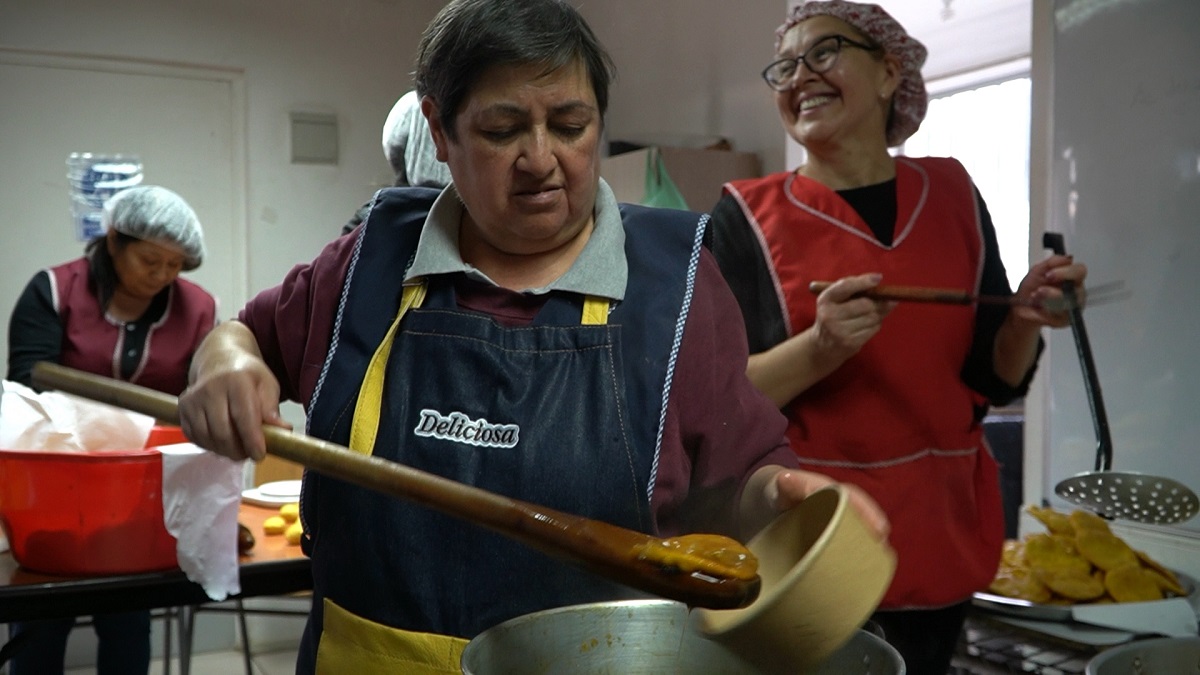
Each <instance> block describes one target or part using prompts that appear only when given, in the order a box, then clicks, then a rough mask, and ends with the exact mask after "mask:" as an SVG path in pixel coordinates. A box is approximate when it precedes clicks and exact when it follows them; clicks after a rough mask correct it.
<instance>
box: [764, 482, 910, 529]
mask: <svg viewBox="0 0 1200 675" xmlns="http://www.w3.org/2000/svg"><path fill="white" fill-rule="evenodd" d="M835 484H837V481H835V480H833V479H832V478H830V477H829V476H826V475H824V474H820V473H813V472H812V471H801V470H799V469H794V470H788V471H780V472H779V473H778V474H777V475H776V476H775V480H773V481H771V482H770V483H768V485H767V498H768V499H769V500H772V501H773V503H774V505H775V510H776V511H778V512H782V511H787V510H788V509H790V508H792V507H794V506H796V505H797V504H799V503H800V502H802V501H804V500H805V499H806V498H807V497H808V496H809V495H811V494H812V493H814V492H816V491H817V490H820V489H821V488H823V487H827V486H829V485H835ZM842 485H844V486H845V487H846V490H847V491H848V492H849V493H850V505H851V506H852V507H854V510H855V511H857V512H858V515H859V517H860V518H862V519H863V522H864V523H866V525H867V528H868V529H870V530H871V532H872V533H874V535H875V537H876V539H879V540H880V541H883V540H886V539H887V536H888V533H889V532H891V525H890V524H889V523H888V518H887V515H886V514H885V513H884V512H883V509H882V508H881V507H880V506H879V504H877V503H875V500H874V499H872V498H871V496H870V495H868V494H867V493H866V491H865V490H863V489H862V488H860V487H858V486H857V485H853V484H851V483H842ZM772 491H773V492H774V494H771V493H772ZM772 498H773V499H772Z"/></svg>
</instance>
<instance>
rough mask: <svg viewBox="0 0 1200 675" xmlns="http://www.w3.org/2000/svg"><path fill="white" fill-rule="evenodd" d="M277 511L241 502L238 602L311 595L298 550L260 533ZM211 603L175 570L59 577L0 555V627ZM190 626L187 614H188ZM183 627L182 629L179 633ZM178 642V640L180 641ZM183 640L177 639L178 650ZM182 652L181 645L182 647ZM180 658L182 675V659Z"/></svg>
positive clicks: (281, 539)
mask: <svg viewBox="0 0 1200 675" xmlns="http://www.w3.org/2000/svg"><path fill="white" fill-rule="evenodd" d="M277 514H278V509H275V508H267V507H261V506H254V505H252V504H246V503H243V504H242V505H241V507H240V508H239V510H238V522H240V523H242V524H243V525H245V526H246V527H248V528H250V531H251V532H253V533H254V538H255V543H254V548H253V549H251V550H250V552H249V553H248V554H247V555H243V556H239V558H238V565H239V576H240V579H241V586H242V592H241V594H240V595H237V596H234V597H232V598H230V599H231V600H239V599H244V598H250V597H255V596H263V595H287V594H290V593H297V592H302V591H310V590H312V573H311V565H310V561H309V559H308V557H307V556H305V555H304V553H303V552H301V550H300V547H299V546H293V545H289V544H288V543H287V541H286V540H285V539H284V537H283V536H267V535H265V534H263V531H262V524H263V521H264V520H266V518H267V517H269V516H272V515H277ZM209 602H212V600H211V599H210V598H209V597H208V595H206V594H205V592H204V589H203V588H201V587H200V585H199V584H196V583H193V582H191V581H189V580H188V578H187V576H186V575H185V574H184V573H183V572H182V571H180V570H178V569H174V570H165V571H159V572H145V573H140V574H122V575H114V576H103V577H59V576H52V575H47V574H40V573H38V572H31V571H29V570H25V569H22V568H21V567H20V566H19V565H17V562H16V560H14V559H13V557H12V553H11V552H8V551H6V552H4V553H0V622H10V621H21V620H31V619H51V618H56V617H66V616H84V615H91V614H95V613H97V612H126V611H133V610H138V609H160V608H173V607H188V608H194V607H196V606H199V605H204V604H206V603H209ZM188 617H189V621H188V626H190V614H188ZM182 629H183V626H181V633H182ZM181 637H182V636H181ZM182 644H183V640H182V639H181V645H182ZM184 650H185V651H187V650H186V646H185V647H184ZM188 656H190V655H189V654H186V653H185V654H181V659H180V660H181V665H182V669H183V671H184V672H185V673H186V672H187V666H186V665H183V664H186V660H185V659H186V657H188Z"/></svg>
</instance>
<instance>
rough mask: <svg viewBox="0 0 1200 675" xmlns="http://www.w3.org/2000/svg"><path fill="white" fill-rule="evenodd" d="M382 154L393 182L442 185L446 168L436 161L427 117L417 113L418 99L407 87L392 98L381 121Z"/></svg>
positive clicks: (447, 179)
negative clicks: (393, 176) (394, 175)
mask: <svg viewBox="0 0 1200 675" xmlns="http://www.w3.org/2000/svg"><path fill="white" fill-rule="evenodd" d="M383 154H384V156H385V157H387V160H388V163H389V164H391V165H392V171H394V172H395V173H396V184H397V185H419V186H425V187H438V188H440V187H445V186H447V185H449V184H450V168H449V167H448V166H446V164H445V163H444V162H440V161H438V158H437V147H436V146H435V145H434V144H433V136H432V135H430V133H429V121H428V120H426V119H425V115H424V114H422V113H421V99H420V97H418V96H417V92H415V91H410V92H408V93H407V94H405V95H403V96H401V97H400V100H398V101H396V105H394V106H392V111H391V112H389V113H388V116H387V121H386V122H384V123H383Z"/></svg>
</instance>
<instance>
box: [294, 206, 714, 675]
mask: <svg viewBox="0 0 1200 675" xmlns="http://www.w3.org/2000/svg"><path fill="white" fill-rule="evenodd" d="M434 196H436V193H435V192H429V191H423V190H411V189H396V190H385V191H382V192H381V193H380V194H379V195H378V196H377V198H376V200H375V204H374V206H373V208H372V211H371V214H370V215H369V216H368V218H367V221H366V222H365V224H364V226H363V228H362V231H361V232H360V238H359V242H358V245H357V246H358V250H357V251H356V252H355V256H354V258H353V259H352V262H351V265H350V268H349V269H348V271H347V278H346V283H345V287H344V289H343V295H342V307H341V309H340V310H339V314H338V317H337V320H336V324H335V328H334V331H335V336H334V340H333V343H332V346H331V352H330V356H329V358H328V360H327V362H326V365H325V369H324V371H323V374H322V377H321V381H320V383H319V384H318V388H317V391H316V393H315V394H314V397H313V402H312V405H311V406H310V408H309V411H308V412H309V433H311V434H313V435H316V436H318V437H323V438H329V439H330V440H333V441H335V442H339V443H343V444H347V445H351V444H352V442H351V435H352V427H355V429H354V430H355V432H356V433H355V434H354V436H355V439H356V440H357V444H358V445H359V446H360V447H358V448H356V450H360V451H363V450H366V449H367V448H364V447H361V446H362V444H363V443H364V441H363V438H364V436H363V434H362V431H361V427H362V420H363V418H364V415H363V411H362V410H361V408H362V407H364V406H363V405H362V404H360V403H359V399H360V389H362V390H363V391H366V390H368V389H370V387H364V386H362V385H363V383H364V380H365V379H366V373H367V371H368V364H369V363H370V362H371V360H372V357H375V355H376V354H377V353H380V349H379V347H380V345H381V343H385V342H386V341H387V338H388V333H389V329H391V327H392V325H393V324H394V325H395V326H396V328H395V329H392V330H394V334H393V336H392V339H391V343H392V344H391V348H390V350H389V353H387V354H385V355H384V356H383V357H382V362H381V359H380V358H379V357H376V362H377V364H378V365H379V366H380V371H381V372H380V373H379V375H380V376H381V377H382V383H381V384H380V387H379V389H378V391H379V394H378V396H377V400H375V401H372V402H370V403H369V405H366V406H365V407H367V408H371V407H373V406H375V405H378V406H379V413H378V426H377V429H376V430H375V432H374V434H373V436H374V438H373V441H372V440H370V439H369V435H368V437H367V438H368V440H367V441H365V442H366V443H367V444H368V445H369V446H370V451H371V452H372V454H374V455H375V456H377V457H381V458H383V459H387V460H390V461H395V462H400V463H403V464H406V465H408V466H412V467H414V468H417V469H421V470H423V471H428V472H430V473H434V474H437V475H440V476H444V477H447V478H451V479H453V480H457V481H459V482H462V483H466V484H470V485H474V486H476V487H480V488H483V489H485V490H489V491H492V492H495V493H498V494H502V495H507V496H511V497H514V498H518V499H521V500H524V501H528V502H532V503H535V504H540V505H544V506H547V507H549V508H552V509H557V510H561V511H564V512H567V513H578V514H581V515H586V516H587V517H589V518H594V519H597V520H603V521H606V522H610V523H613V524H616V525H620V526H623V527H627V528H631V529H636V530H640V531H644V532H652V531H653V529H654V524H653V518H652V516H651V513H650V509H649V504H650V498H651V495H652V489H653V484H654V479H653V475H654V468H655V463H656V459H657V453H658V443H659V439H660V438H661V433H662V420H663V419H664V417H665V410H666V407H665V405H666V401H667V398H668V395H669V390H670V373H671V372H672V370H673V364H674V358H675V356H676V354H677V351H678V344H679V340H680V337H681V335H682V328H683V325H684V321H685V319H686V313H687V306H688V303H689V302H690V297H691V285H692V282H693V280H694V269H695V264H696V260H697V259H698V255H699V242H700V236H701V232H702V229H703V228H702V226H701V223H700V222H698V221H699V218H698V217H697V216H696V215H695V214H685V213H682V212H665V211H657V212H651V211H649V210H646V209H641V208H637V207H624V208H623V216H624V218H623V220H624V221H625V225H626V228H625V229H626V236H627V238H626V254H627V256H628V257H629V267H630V277H629V287H628V289H627V292H626V298H625V300H624V301H623V302H621V303H617V304H616V306H615V307H613V308H612V309H611V311H609V312H606V311H604V310H605V309H607V304H608V303H607V302H605V303H603V304H602V305H601V309H600V311H599V312H596V311H595V308H596V303H595V302H594V301H593V302H590V303H588V302H585V300H584V298H582V297H581V296H578V295H576V294H569V293H552V294H551V297H550V298H549V299H548V301H547V302H546V304H545V306H544V307H543V308H542V309H541V310H540V311H539V313H538V314H537V316H536V317H535V319H534V321H533V323H532V324H531V325H529V326H523V327H517V328H508V327H504V326H501V325H500V324H498V323H496V322H495V321H493V320H492V319H491V318H490V317H488V316H484V315H480V314H478V313H473V312H469V311H465V310H460V309H459V308H458V306H457V302H456V299H455V293H454V283H453V281H454V275H442V276H435V277H432V278H428V279H425V280H423V284H422V286H423V289H422V291H420V292H416V293H414V291H413V290H412V289H411V288H410V290H409V298H408V299H409V300H410V301H413V300H414V296H419V295H421V294H422V293H423V294H424V297H423V298H419V302H418V301H413V302H410V303H409V305H408V306H406V307H404V308H403V309H402V310H401V311H400V312H399V313H400V314H401V315H402V316H401V317H398V316H397V314H398V311H397V308H398V307H400V306H401V305H402V301H403V299H404V293H405V291H404V287H403V279H404V269H405V265H404V264H398V263H397V261H409V260H411V258H412V255H413V253H414V252H415V250H416V243H417V239H418V237H419V234H420V228H421V225H422V224H423V223H424V219H425V216H426V214H427V213H428V209H429V206H430V205H431V203H432V198H433V197H434ZM588 307H590V308H591V309H592V311H591V312H590V315H591V319H588V321H589V322H591V323H585V315H587V314H588V312H586V311H585V310H586V308H588ZM605 314H607V317H605V316H604V315H605ZM597 315H598V316H597ZM597 321H599V322H600V323H595V322H597ZM356 409H359V410H358V413H359V415H358V417H359V421H358V422H357V423H356V422H355V421H354V419H355V412H356ZM367 417H370V415H369V414H368V415H367ZM301 502H302V512H303V513H302V516H303V517H304V519H305V525H306V531H307V534H306V540H305V541H304V545H305V550H306V551H307V552H308V553H309V555H311V556H312V560H313V579H314V602H313V611H312V614H311V616H310V618H309V623H308V626H307V627H306V630H305V635H304V640H303V643H302V646H301V650H300V654H299V657H298V665H297V672H302V673H304V672H312V671H313V670H314V669H315V670H316V672H360V673H362V672H397V673H398V672H404V673H441V672H450V673H456V672H459V664H458V656H459V654H460V653H461V649H462V647H463V646H464V645H465V641H466V639H469V638H470V637H473V636H474V635H476V634H478V633H479V632H481V631H483V630H484V629H486V628H489V627H491V626H493V625H495V624H498V623H501V622H503V621H505V620H507V619H510V618H513V617H516V616H519V615H522V614H527V613H530V612H536V611H540V610H543V609H547V608H550V607H556V606H563V605H570V604H579V603H586V602H596V601H601V600H612V599H618V598H624V597H633V596H634V595H635V592H634V591H631V590H629V589H627V588H625V587H622V586H619V585H617V584H614V583H612V582H609V581H607V580H604V579H601V578H599V577H595V576H593V575H591V574H589V573H587V572H584V571H582V570H579V569H577V568H575V567H574V566H572V565H571V564H569V563H567V562H564V561H561V560H557V559H553V558H551V557H549V556H547V555H545V554H543V553H541V552H539V551H536V550H533V549H531V548H529V547H527V546H525V545H523V544H520V543H517V542H514V541H511V540H509V539H507V538H506V537H503V536H501V535H499V534H496V533H493V532H491V531H490V530H487V529H486V528H482V527H480V526H477V525H474V524H472V523H468V522H465V521H462V520H460V519H457V518H455V517H451V516H446V515H443V514H441V513H439V512H436V511H433V510H431V509H428V508H426V507H423V506H419V505H416V504H410V503H408V502H406V501H404V500H402V499H398V498H395V497H389V496H385V495H382V494H377V493H374V492H372V491H369V490H365V489H362V488H358V487H355V486H352V485H349V484H347V483H345V482H342V481H339V480H336V479H333V478H329V477H327V476H322V475H320V474H318V473H316V472H313V471H309V472H307V473H306V476H305V487H304V494H303V496H302V500H301Z"/></svg>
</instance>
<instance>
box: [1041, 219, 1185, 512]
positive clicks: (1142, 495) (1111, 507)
mask: <svg viewBox="0 0 1200 675" xmlns="http://www.w3.org/2000/svg"><path fill="white" fill-rule="evenodd" d="M1042 242H1043V245H1044V246H1045V247H1046V248H1049V249H1052V250H1053V251H1054V252H1055V253H1057V254H1059V255H1064V254H1065V246H1064V244H1063V236H1062V235H1061V234H1059V233H1056V232H1046V233H1045V234H1044V235H1043V239H1042ZM1063 295H1064V296H1065V298H1066V300H1067V305H1068V306H1069V307H1070V308H1071V309H1070V315H1069V317H1070V324H1071V333H1072V335H1074V337H1075V350H1076V351H1077V352H1078V353H1079V364H1080V366H1081V367H1082V370H1083V377H1084V384H1085V385H1086V389H1087V395H1088V405H1089V406H1090V408H1091V411H1092V424H1093V426H1094V427H1095V430H1096V442H1097V445H1096V469H1095V470H1094V471H1089V472H1086V473H1081V474H1076V475H1074V476H1072V477H1070V478H1067V479H1065V480H1063V481H1061V482H1059V483H1058V485H1056V486H1055V488H1054V492H1055V493H1056V494H1058V496H1059V497H1062V498H1063V499H1065V500H1067V501H1069V502H1071V503H1073V504H1076V505H1078V506H1082V507H1084V508H1086V509H1090V510H1092V511H1095V512H1096V513H1098V514H1100V515H1101V516H1104V517H1105V518H1109V519H1121V520H1133V521H1137V522H1139V523H1151V524H1154V525H1170V524H1173V523H1182V522H1184V521H1186V520H1189V519H1190V518H1192V517H1193V516H1195V515H1196V513H1197V511H1200V499H1198V498H1197V497H1196V493H1195V492H1192V490H1191V489H1190V488H1188V487H1187V486H1186V485H1184V484H1183V483H1180V482H1179V481H1176V480H1172V479H1170V478H1165V477H1161V476H1151V475H1147V474H1142V473H1136V472H1131V471H1113V470H1112V456H1113V451H1112V438H1111V436H1110V435H1109V430H1108V415H1107V414H1106V413H1105V411H1104V400H1103V398H1101V396H1100V380H1099V378H1097V376H1096V364H1095V361H1094V360H1093V359H1092V348H1091V345H1090V344H1089V343H1088V337H1087V330H1086V329H1085V328H1084V326H1083V311H1082V308H1081V307H1080V306H1079V303H1078V302H1076V298H1075V288H1074V284H1072V283H1070V282H1067V283H1064V284H1063Z"/></svg>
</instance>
